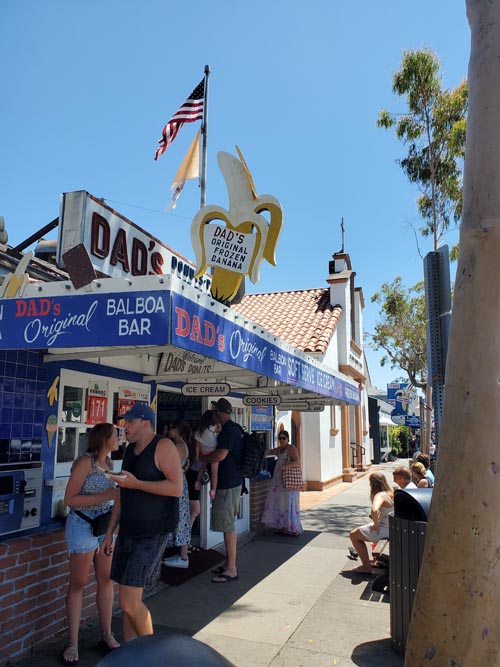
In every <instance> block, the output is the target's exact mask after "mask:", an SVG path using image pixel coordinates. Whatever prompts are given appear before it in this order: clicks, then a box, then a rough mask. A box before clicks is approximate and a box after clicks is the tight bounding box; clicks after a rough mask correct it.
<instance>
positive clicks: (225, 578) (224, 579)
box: [212, 574, 239, 584]
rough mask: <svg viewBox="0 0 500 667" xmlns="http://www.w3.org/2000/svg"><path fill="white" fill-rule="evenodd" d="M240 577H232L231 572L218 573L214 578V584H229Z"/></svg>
mask: <svg viewBox="0 0 500 667" xmlns="http://www.w3.org/2000/svg"><path fill="white" fill-rule="evenodd" d="M237 579H239V577H238V575H236V576H235V577H231V576H230V575H229V574H218V575H217V576H216V577H214V578H213V579H212V583H213V584H227V583H228V582H229V581H236V580H237Z"/></svg>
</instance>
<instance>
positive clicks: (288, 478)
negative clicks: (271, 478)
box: [281, 453, 304, 491]
mask: <svg viewBox="0 0 500 667" xmlns="http://www.w3.org/2000/svg"><path fill="white" fill-rule="evenodd" d="M285 461H286V462H287V463H289V462H290V457H289V456H288V453H287V457H286V459H285ZM281 481H282V483H283V488H285V489H286V490H287V491H301V490H302V487H303V486H304V480H303V479H302V469H301V467H300V465H296V466H291V467H289V468H288V467H287V468H281Z"/></svg>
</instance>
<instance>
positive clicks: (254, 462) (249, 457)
mask: <svg viewBox="0 0 500 667" xmlns="http://www.w3.org/2000/svg"><path fill="white" fill-rule="evenodd" d="M240 429H241V435H242V438H243V448H242V452H241V459H240V464H239V466H238V468H239V471H240V473H241V476H242V477H249V478H250V479H252V478H253V477H257V475H258V474H259V473H260V472H262V468H263V467H264V454H265V452H266V444H265V442H264V440H263V438H260V437H259V435H258V434H257V433H256V432H255V431H252V432H251V433H248V431H245V430H244V429H242V428H241V426H240Z"/></svg>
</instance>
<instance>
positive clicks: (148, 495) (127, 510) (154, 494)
mask: <svg viewBox="0 0 500 667" xmlns="http://www.w3.org/2000/svg"><path fill="white" fill-rule="evenodd" d="M120 419H124V420H125V422H126V425H125V436H126V438H127V441H128V442H129V445H128V446H127V448H126V449H125V455H124V457H123V464H122V473H121V474H117V475H113V477H111V479H113V480H114V481H116V483H117V484H118V485H119V486H120V487H121V492H120V500H119V501H118V502H116V503H115V505H114V508H113V514H112V517H111V521H110V526H109V528H108V532H107V533H106V537H105V539H104V542H103V544H102V548H103V550H104V553H106V554H108V555H111V554H113V563H112V565H111V579H113V580H114V581H116V582H117V583H118V584H119V599H120V606H121V608H122V611H123V637H124V639H125V641H128V640H129V639H133V638H134V637H138V636H142V635H151V634H153V624H152V621H151V614H150V613H149V610H148V608H147V607H146V605H145V604H144V603H143V601H142V594H143V590H144V587H145V585H146V584H147V583H149V582H150V580H151V577H152V576H153V575H154V573H155V571H156V569H157V567H158V564H159V562H160V559H161V557H162V556H163V551H164V549H165V545H166V541H167V538H168V534H169V533H170V532H172V531H173V530H174V529H175V527H176V525H177V522H178V520H179V496H180V495H181V493H182V469H181V462H180V458H179V455H178V453H177V449H176V448H175V445H174V443H173V442H172V441H171V440H169V439H168V438H165V437H163V436H159V435H155V432H154V424H155V415H154V412H153V411H152V410H151V408H150V407H148V406H147V405H144V404H142V403H135V404H134V405H133V406H132V408H131V409H130V410H129V412H127V413H126V414H124V415H121V416H120ZM118 523H119V524H120V529H119V532H118V538H117V540H116V544H115V545H114V547H113V530H114V529H116V526H117V525H118ZM113 551H114V553H113Z"/></svg>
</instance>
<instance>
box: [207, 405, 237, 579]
mask: <svg viewBox="0 0 500 667" xmlns="http://www.w3.org/2000/svg"><path fill="white" fill-rule="evenodd" d="M212 409H213V410H216V411H217V415H218V417H219V419H220V423H221V426H222V430H221V432H220V433H219V435H218V437H217V449H216V450H215V451H213V452H211V453H210V454H201V455H200V459H202V460H203V461H207V462H208V463H218V464H219V471H218V480H217V492H216V494H215V498H214V500H213V503H212V522H211V528H212V530H216V531H220V532H222V533H224V546H225V548H226V563H225V565H222V566H221V567H219V568H217V569H216V570H214V572H215V574H216V575H217V576H216V577H214V578H213V579H212V582H213V583H214V584H225V583H227V582H229V581H235V580H236V579H238V570H237V568H236V547H237V535H236V527H235V522H236V518H237V516H238V509H239V504H240V496H241V484H242V478H241V474H240V471H239V463H240V460H241V455H242V451H243V436H242V433H241V428H240V427H239V426H238V424H236V423H235V422H233V420H232V419H231V413H232V412H233V407H232V405H231V403H230V402H229V401H228V400H227V399H225V398H219V400H218V401H217V402H216V403H212Z"/></svg>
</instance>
